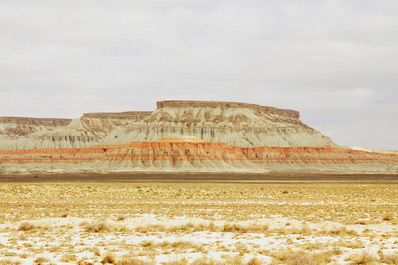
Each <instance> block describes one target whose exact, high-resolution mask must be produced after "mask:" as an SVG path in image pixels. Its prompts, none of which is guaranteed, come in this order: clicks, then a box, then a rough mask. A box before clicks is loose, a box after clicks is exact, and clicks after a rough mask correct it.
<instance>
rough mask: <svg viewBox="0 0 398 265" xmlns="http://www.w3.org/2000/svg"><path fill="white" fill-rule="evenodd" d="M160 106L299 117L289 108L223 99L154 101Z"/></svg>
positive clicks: (297, 113) (298, 114) (296, 112)
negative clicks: (233, 110) (242, 109)
mask: <svg viewBox="0 0 398 265" xmlns="http://www.w3.org/2000/svg"><path fill="white" fill-rule="evenodd" d="M156 106H157V108H158V109H160V108H250V109H254V110H257V111H261V112H264V113H269V114H278V115H281V116H285V117H289V118H295V119H299V118H300V113H299V112H298V111H296V110H291V109H278V108H274V107H268V106H260V105H257V104H249V103H240V102H225V101H187V100H165V101H158V102H156Z"/></svg>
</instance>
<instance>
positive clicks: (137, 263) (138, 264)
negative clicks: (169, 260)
mask: <svg viewBox="0 0 398 265" xmlns="http://www.w3.org/2000/svg"><path fill="white" fill-rule="evenodd" d="M151 264H152V262H146V261H143V260H140V259H137V258H130V257H123V258H121V259H120V260H117V261H116V263H115V265H151Z"/></svg>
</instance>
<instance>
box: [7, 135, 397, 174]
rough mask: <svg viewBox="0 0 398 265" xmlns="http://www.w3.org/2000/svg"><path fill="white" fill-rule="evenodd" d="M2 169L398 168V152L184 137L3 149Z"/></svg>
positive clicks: (387, 169)
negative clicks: (76, 146) (250, 145)
mask: <svg viewBox="0 0 398 265" xmlns="http://www.w3.org/2000/svg"><path fill="white" fill-rule="evenodd" d="M0 164H1V167H0V168H1V171H2V172H6V173H10V172H36V171H38V172H41V171H45V172H57V171H66V172H74V171H76V172H79V171H91V172H95V171H101V172H107V171H114V170H125V171H135V170H187V171H262V172H264V171H278V170H308V171H314V170H315V171H322V170H327V171H340V172H347V171H356V172H375V171H377V172H398V154H381V153H371V152H365V151H357V150H351V149H344V148H333V147H330V146H327V147H285V148H283V147H257V148H242V147H235V146H229V145H227V144H223V143H212V142H205V141H196V140H195V139H193V140H192V139H186V141H182V140H181V141H174V140H173V139H162V140H161V141H157V142H133V143H130V144H128V145H101V146H92V147H89V148H79V149H32V150H8V151H4V150H3V151H0Z"/></svg>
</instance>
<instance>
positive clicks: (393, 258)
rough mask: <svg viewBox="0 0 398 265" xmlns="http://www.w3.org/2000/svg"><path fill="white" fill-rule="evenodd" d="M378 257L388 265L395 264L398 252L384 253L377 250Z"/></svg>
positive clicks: (397, 262) (397, 260) (397, 259)
mask: <svg viewBox="0 0 398 265" xmlns="http://www.w3.org/2000/svg"><path fill="white" fill-rule="evenodd" d="M378 254H379V257H380V262H381V263H385V264H388V265H397V264H398V253H395V254H388V255H385V254H384V253H383V251H381V250H379V252H378Z"/></svg>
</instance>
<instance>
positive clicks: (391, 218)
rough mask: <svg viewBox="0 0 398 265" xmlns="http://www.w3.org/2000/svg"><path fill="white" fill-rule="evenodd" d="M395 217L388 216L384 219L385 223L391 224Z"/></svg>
mask: <svg viewBox="0 0 398 265" xmlns="http://www.w3.org/2000/svg"><path fill="white" fill-rule="evenodd" d="M393 219H394V217H393V216H392V215H391V214H388V215H386V216H384V217H383V221H386V222H389V221H391V220H393Z"/></svg>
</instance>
